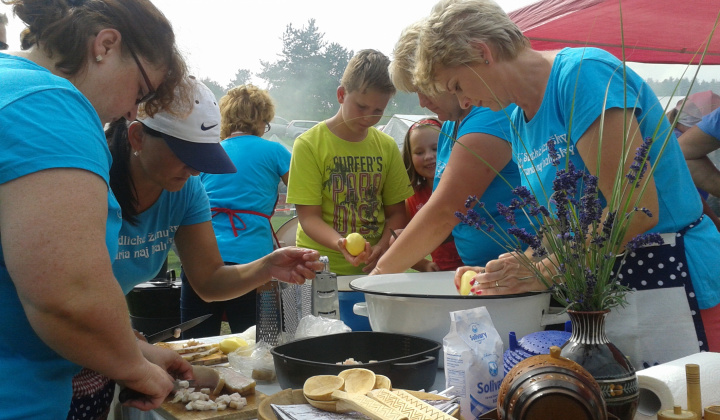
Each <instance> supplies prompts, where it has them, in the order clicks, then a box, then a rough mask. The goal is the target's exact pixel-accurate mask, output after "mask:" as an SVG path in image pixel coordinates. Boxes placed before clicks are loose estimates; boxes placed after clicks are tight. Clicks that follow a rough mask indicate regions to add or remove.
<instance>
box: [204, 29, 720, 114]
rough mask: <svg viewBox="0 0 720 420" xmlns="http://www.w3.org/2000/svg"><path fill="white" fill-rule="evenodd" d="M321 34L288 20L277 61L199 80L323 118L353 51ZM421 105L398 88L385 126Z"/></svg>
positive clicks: (709, 86)
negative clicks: (259, 91) (253, 92)
mask: <svg viewBox="0 0 720 420" xmlns="http://www.w3.org/2000/svg"><path fill="white" fill-rule="evenodd" d="M324 38H325V34H324V33H322V32H320V30H319V28H318V27H317V26H316V25H315V19H310V20H308V23H307V25H306V26H303V27H301V28H296V27H293V25H292V24H289V25H288V26H287V27H286V28H285V32H284V33H283V34H282V44H283V47H282V51H281V53H280V54H278V59H277V60H276V61H272V62H270V61H262V60H261V61H260V64H261V68H262V70H261V71H260V72H259V73H256V74H253V73H252V72H250V70H247V69H239V70H238V71H237V72H236V73H235V78H234V79H233V80H232V81H231V82H230V83H229V84H228V85H227V86H222V85H220V84H219V83H217V82H216V81H214V80H210V79H207V78H205V79H202V81H203V83H205V84H206V85H207V86H208V87H209V88H210V89H211V90H212V91H213V93H215V96H216V97H217V98H218V99H219V98H221V97H222V96H223V95H225V93H226V92H227V91H228V90H229V89H231V88H233V87H234V86H239V85H243V84H246V83H249V82H250V81H251V79H252V77H253V76H254V77H256V78H257V79H260V80H262V81H263V82H264V85H261V86H260V87H262V88H264V89H267V90H268V92H269V93H270V95H271V96H272V98H273V99H274V100H275V115H279V116H282V117H283V118H285V119H287V120H293V119H303V120H317V121H322V120H324V119H327V118H329V117H331V116H332V115H334V114H335V112H336V110H337V96H336V90H337V87H338V84H339V83H340V78H341V77H342V74H343V71H344V70H345V66H347V63H348V61H349V60H350V58H351V57H352V56H353V54H354V52H353V51H351V50H348V49H346V48H345V47H343V46H342V45H340V44H338V43H336V42H328V41H326V40H325V39H324ZM648 83H649V84H650V86H651V87H652V89H653V91H654V92H655V94H656V95H658V96H670V95H673V94H674V95H683V94H684V93H685V92H687V91H688V89H690V80H689V79H682V80H680V79H674V78H668V79H665V80H662V81H655V80H653V79H648ZM705 90H712V91H714V92H718V93H720V81H717V80H712V81H695V84H694V85H693V86H692V92H693V93H694V92H701V91H705ZM428 113H429V111H427V110H425V109H423V108H421V107H420V104H419V103H418V99H417V95H415V94H407V93H403V92H398V93H397V94H396V95H395V96H394V97H393V99H392V100H391V101H390V103H389V104H388V107H387V109H386V110H385V117H384V118H383V119H382V120H381V121H380V124H384V123H385V122H387V120H388V119H389V118H390V116H392V115H394V114H428Z"/></svg>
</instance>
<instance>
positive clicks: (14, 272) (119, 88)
mask: <svg viewBox="0 0 720 420" xmlns="http://www.w3.org/2000/svg"><path fill="white" fill-rule="evenodd" d="M3 2H4V3H5V4H9V5H12V6H13V11H14V13H15V14H16V15H17V16H18V17H19V18H20V19H21V20H22V21H23V22H25V24H26V25H27V27H28V28H27V30H26V31H24V32H23V39H22V45H25V46H28V47H30V48H29V49H28V50H27V51H11V52H9V53H8V54H3V53H0V127H1V128H0V130H1V131H2V134H1V135H0V137H1V138H2V143H1V146H0V237H1V238H2V248H0V318H2V320H3V322H2V323H0V343H2V344H0V377H2V378H4V380H3V381H2V384H0V407H2V410H0V418H23V419H26V418H53V419H58V418H64V417H65V416H66V415H67V413H68V408H69V406H70V399H71V395H72V389H71V380H72V377H73V375H74V374H76V373H77V372H78V371H79V370H80V366H86V367H88V368H91V369H94V370H96V371H98V372H101V373H102V374H104V375H107V376H108V377H110V378H113V379H114V380H117V381H118V382H119V383H121V384H122V385H124V386H126V387H129V388H132V389H134V390H136V391H139V392H142V393H143V394H145V395H147V396H148V398H146V399H144V400H132V401H130V402H129V405H131V406H134V407H137V408H140V409H143V410H149V409H153V408H155V407H158V406H159V405H160V404H161V403H162V401H163V400H164V399H165V397H166V396H167V395H168V393H170V392H171V391H172V389H173V383H172V379H173V378H172V377H171V375H170V374H168V371H170V372H172V373H173V374H174V375H175V376H178V377H190V376H191V375H192V373H191V371H190V366H189V364H187V363H183V361H182V360H178V359H177V358H173V357H171V356H162V357H163V359H164V361H165V362H168V363H170V365H165V366H164V367H161V366H158V365H157V364H154V363H152V362H151V361H149V360H148V359H146V358H145V357H143V354H142V352H141V351H140V348H139V347H138V345H137V344H136V339H135V335H134V334H133V331H132V328H131V326H130V319H129V316H128V311H127V305H126V303H125V299H124V296H123V294H122V292H121V290H120V288H119V287H118V282H117V281H116V280H115V278H114V276H113V273H112V267H111V259H112V258H113V257H114V256H115V252H116V250H117V242H118V240H117V234H118V230H119V228H120V209H119V207H118V203H117V201H116V200H115V198H114V197H113V195H112V194H110V193H109V170H110V164H111V157H110V152H109V150H108V146H107V143H106V141H105V136H104V133H103V124H106V123H109V122H111V121H113V120H117V119H119V118H122V117H126V118H128V119H135V114H136V112H137V106H138V104H139V103H145V105H146V109H147V110H148V112H149V113H150V114H152V113H154V112H156V111H157V110H159V109H161V108H163V107H164V106H165V105H167V104H170V103H173V102H177V101H178V99H177V98H178V95H176V93H175V92H176V85H177V84H178V82H179V81H180V80H182V79H184V78H185V74H186V69H185V64H184V61H183V59H182V58H181V56H180V55H179V54H178V52H177V49H176V47H175V38H174V35H173V31H172V28H171V26H170V23H169V22H168V21H167V19H166V18H165V16H163V15H162V14H161V13H160V11H159V10H157V8H155V7H154V6H153V5H152V4H151V3H150V2H148V1H144V0H106V1H99V0H86V1H80V0H76V1H65V0H54V1H53V0H12V1H11V0H3ZM179 97H180V101H182V100H183V95H182V94H181V95H180V96H179ZM166 370H167V371H166Z"/></svg>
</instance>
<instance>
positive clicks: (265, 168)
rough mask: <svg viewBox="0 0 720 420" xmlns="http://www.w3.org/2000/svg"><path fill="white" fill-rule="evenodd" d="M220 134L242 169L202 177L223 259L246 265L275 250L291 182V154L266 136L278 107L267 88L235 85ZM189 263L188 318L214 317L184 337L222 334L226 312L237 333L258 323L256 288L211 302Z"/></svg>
mask: <svg viewBox="0 0 720 420" xmlns="http://www.w3.org/2000/svg"><path fill="white" fill-rule="evenodd" d="M220 113H221V116H222V118H221V120H220V128H219V132H220V138H221V139H223V140H222V143H220V144H221V145H222V148H223V149H224V150H225V152H227V154H228V156H229V157H230V160H231V161H232V162H233V163H234V164H235V166H236V167H237V168H240V170H238V171H237V172H232V173H225V174H216V173H212V172H209V171H205V173H203V174H201V175H200V179H201V180H202V183H203V185H204V186H205V190H206V191H207V195H208V198H209V200H210V207H211V208H212V212H213V213H212V214H213V218H212V227H213V230H214V231H215V237H216V239H217V244H218V248H219V249H220V255H221V256H222V260H223V261H224V262H225V264H227V265H235V264H245V263H249V262H251V261H255V260H257V259H260V258H263V257H265V256H266V255H268V254H270V253H271V252H273V249H274V246H273V227H272V224H271V223H270V218H271V217H272V215H273V212H274V211H275V204H276V203H277V200H278V184H279V183H280V182H281V181H282V182H283V183H285V184H286V185H287V179H288V170H289V169H290V152H289V151H288V150H287V149H285V147H284V146H283V145H281V144H280V143H276V142H273V141H270V140H265V139H263V138H261V136H262V135H263V134H264V133H265V130H266V128H267V127H268V124H269V123H270V121H272V119H273V117H274V116H275V105H274V104H273V101H272V98H271V97H270V94H268V92H267V91H265V90H262V89H259V88H258V87H256V86H253V85H242V86H237V87H235V88H233V89H230V90H229V91H228V92H227V94H226V95H225V96H223V97H222V98H221V99H220ZM181 260H182V261H183V272H182V275H181V277H182V297H181V299H180V309H181V311H180V314H181V318H182V321H183V322H184V321H187V320H190V319H192V318H195V317H198V316H202V315H205V314H208V313H210V314H212V315H213V316H212V317H211V318H210V319H208V320H207V321H205V322H203V323H202V324H200V325H198V326H197V327H195V328H193V329H192V330H190V331H188V334H185V335H184V337H186V338H189V337H206V336H212V335H218V334H219V333H220V325H221V322H222V318H223V313H224V314H225V317H226V318H227V321H228V323H229V324H230V329H231V330H232V332H234V333H239V332H243V331H245V330H246V329H247V328H249V327H251V326H253V325H255V318H256V315H255V307H256V305H255V298H256V293H255V290H254V289H253V290H251V291H249V292H248V293H246V294H244V295H242V296H240V297H237V298H235V299H232V300H225V301H222V302H206V301H204V300H203V299H201V298H200V297H199V296H198V294H197V293H196V292H195V290H194V289H193V287H192V286H191V284H196V283H197V281H196V279H195V278H192V277H191V278H190V279H189V280H188V277H187V276H186V272H187V271H188V270H187V268H188V267H187V266H186V265H185V262H184V260H183V259H182V258H181Z"/></svg>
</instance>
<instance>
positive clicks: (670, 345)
mask: <svg viewBox="0 0 720 420" xmlns="http://www.w3.org/2000/svg"><path fill="white" fill-rule="evenodd" d="M703 217H704V216H701V217H700V218H699V219H698V220H696V221H695V222H693V223H691V224H690V225H688V226H686V227H685V228H683V229H681V230H680V231H679V232H677V233H675V234H664V235H663V240H664V242H665V243H664V244H663V245H657V246H648V247H643V248H640V249H638V250H636V251H635V252H633V253H631V254H630V255H628V257H627V258H625V260H624V261H622V262H621V265H620V263H619V264H618V265H620V266H621V269H620V272H619V274H618V279H619V280H620V281H621V282H622V283H623V284H625V285H627V286H628V287H630V288H631V289H632V290H633V292H632V293H629V294H628V303H629V305H628V306H626V307H625V308H613V310H612V311H611V313H610V315H609V316H608V320H607V321H608V322H607V324H606V330H607V335H608V337H609V338H610V340H611V341H612V342H613V343H614V344H615V345H617V346H618V348H619V349H620V351H622V352H623V353H624V354H625V355H626V356H628V358H630V360H631V362H632V363H633V365H634V367H635V369H643V368H647V367H650V366H653V365H656V364H660V363H665V362H669V361H671V360H675V359H678V358H680V357H684V356H687V355H689V354H694V353H697V352H698V351H707V350H708V345H707V339H706V337H705V329H704V327H703V322H702V318H701V316H700V307H699V306H698V302H697V299H696V296H695V289H694V288H693V284H692V281H691V279H690V272H689V269H688V264H687V258H686V256H685V243H684V239H683V237H684V235H685V233H686V232H687V231H688V230H690V229H692V228H693V227H695V226H696V225H697V224H699V223H700V221H701V220H702V218H703ZM616 268H617V265H616Z"/></svg>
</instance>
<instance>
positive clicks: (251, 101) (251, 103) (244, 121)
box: [220, 84, 275, 140]
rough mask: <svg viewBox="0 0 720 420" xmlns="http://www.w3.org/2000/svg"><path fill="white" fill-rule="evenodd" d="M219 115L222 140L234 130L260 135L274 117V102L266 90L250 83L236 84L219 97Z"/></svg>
mask: <svg viewBox="0 0 720 420" xmlns="http://www.w3.org/2000/svg"><path fill="white" fill-rule="evenodd" d="M220 116H221V120H220V138H221V139H222V140H225V139H226V138H228V137H230V134H232V133H233V132H236V131H240V132H243V133H245V134H252V135H254V136H258V137H260V136H262V135H263V134H264V133H265V126H266V125H267V124H269V123H270V121H272V119H273V118H275V104H274V103H273V100H272V98H271V97H270V94H269V93H268V92H267V91H266V90H263V89H260V88H258V87H257V86H254V85H251V84H247V85H241V86H236V87H234V88H232V89H230V90H229V91H228V92H227V94H226V95H225V96H223V97H222V98H220Z"/></svg>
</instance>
